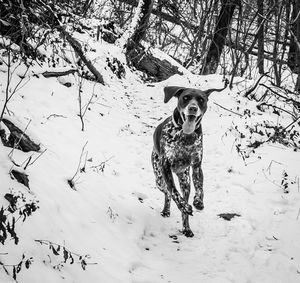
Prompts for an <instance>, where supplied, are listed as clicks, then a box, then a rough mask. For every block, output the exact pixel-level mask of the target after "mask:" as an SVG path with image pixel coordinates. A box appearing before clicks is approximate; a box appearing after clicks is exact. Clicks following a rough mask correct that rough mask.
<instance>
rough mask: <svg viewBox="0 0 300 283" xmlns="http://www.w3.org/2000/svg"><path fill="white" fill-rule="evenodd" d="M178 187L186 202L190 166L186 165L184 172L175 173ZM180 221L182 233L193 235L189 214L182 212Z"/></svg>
mask: <svg viewBox="0 0 300 283" xmlns="http://www.w3.org/2000/svg"><path fill="white" fill-rule="evenodd" d="M177 177H178V181H179V185H180V189H181V191H182V195H183V199H184V200H185V201H186V202H187V203H188V201H189V196H190V191H191V180H190V168H189V167H188V168H187V169H186V170H185V171H184V172H182V173H179V174H177ZM182 223H183V230H182V233H183V234H184V235H185V236H186V237H193V236H194V234H193V232H192V230H191V228H190V224H189V215H188V214H187V213H185V212H182Z"/></svg>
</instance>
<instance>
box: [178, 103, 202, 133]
mask: <svg viewBox="0 0 300 283" xmlns="http://www.w3.org/2000/svg"><path fill="white" fill-rule="evenodd" d="M180 114H181V118H182V121H183V124H182V130H183V132H184V133H185V134H187V135H189V134H191V133H193V132H194V131H195V129H196V126H197V124H198V122H199V121H200V120H201V118H202V116H203V114H202V113H201V111H200V109H199V108H198V107H197V106H188V107H187V108H186V111H182V112H181V113H180Z"/></svg>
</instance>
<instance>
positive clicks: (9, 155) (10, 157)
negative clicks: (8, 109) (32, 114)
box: [8, 119, 31, 163]
mask: <svg viewBox="0 0 300 283" xmlns="http://www.w3.org/2000/svg"><path fill="white" fill-rule="evenodd" d="M30 123H31V119H30V120H29V122H28V123H27V125H26V127H25V129H24V131H22V135H21V136H20V138H19V140H18V141H17V142H16V143H15V144H14V147H13V148H12V150H11V151H10V153H9V154H8V157H9V159H10V160H11V161H12V162H13V163H14V161H13V158H12V155H13V152H14V150H15V148H16V147H17V146H18V145H19V143H20V142H21V140H22V138H23V137H24V135H25V132H26V130H27V129H28V127H29V125H30Z"/></svg>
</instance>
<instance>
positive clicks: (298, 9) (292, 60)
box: [288, 0, 300, 92]
mask: <svg viewBox="0 0 300 283" xmlns="http://www.w3.org/2000/svg"><path fill="white" fill-rule="evenodd" d="M292 7H293V12H292V22H291V28H290V33H291V35H292V37H291V44H290V49H289V54H288V66H289V67H290V69H291V71H292V72H293V73H295V74H298V78H297V83H296V86H295V90H296V91H298V92H300V15H299V14H300V1H299V0H292Z"/></svg>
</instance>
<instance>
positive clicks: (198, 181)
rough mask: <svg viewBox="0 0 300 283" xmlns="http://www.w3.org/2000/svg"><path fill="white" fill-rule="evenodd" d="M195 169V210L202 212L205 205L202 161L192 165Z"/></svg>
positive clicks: (193, 175)
mask: <svg viewBox="0 0 300 283" xmlns="http://www.w3.org/2000/svg"><path fill="white" fill-rule="evenodd" d="M192 168H193V174H192V177H193V183H194V187H195V197H194V201H193V205H194V207H195V208H197V209H199V210H202V209H203V208H204V204H203V172H202V168H201V161H198V162H196V163H194V164H193V165H192Z"/></svg>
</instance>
